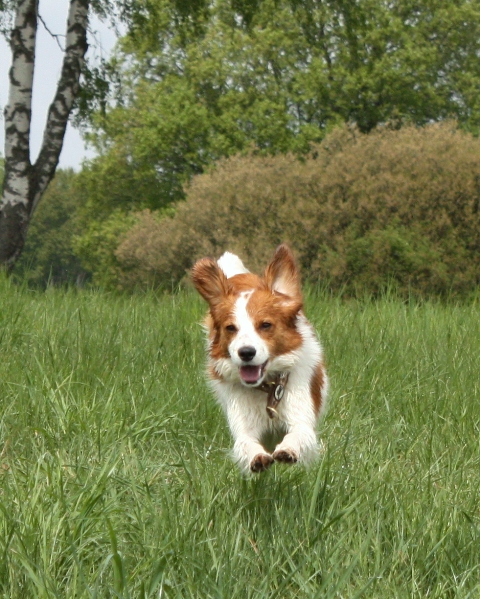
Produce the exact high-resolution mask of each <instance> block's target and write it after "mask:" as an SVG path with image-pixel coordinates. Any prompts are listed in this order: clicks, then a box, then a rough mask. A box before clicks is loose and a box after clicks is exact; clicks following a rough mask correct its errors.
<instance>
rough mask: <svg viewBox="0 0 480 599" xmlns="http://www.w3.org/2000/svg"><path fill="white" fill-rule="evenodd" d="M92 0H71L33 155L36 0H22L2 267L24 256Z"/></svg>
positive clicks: (0, 214) (1, 226)
mask: <svg viewBox="0 0 480 599" xmlns="http://www.w3.org/2000/svg"><path fill="white" fill-rule="evenodd" d="M89 5H90V0H69V13H68V19H67V33H66V48H65V56H64V59H63V64H62V72H61V75H60V79H59V81H58V85H57V90H56V93H55V98H54V100H53V102H52V104H51V106H50V109H49V112H48V117H47V123H46V126H45V131H44V135H43V142H42V146H41V148H40V153H39V155H38V158H37V160H36V162H35V164H33V165H32V164H31V161H30V123H31V116H32V86H33V72H34V67H35V40H36V32H37V22H38V0H19V1H18V5H17V12H16V17H15V24H14V29H13V31H12V36H11V41H10V45H11V48H12V67H11V69H10V94H9V99H8V104H7V106H6V108H5V169H4V183H3V193H2V199H1V202H0V267H1V266H2V265H3V266H4V267H6V268H7V270H11V268H13V265H14V264H15V262H16V260H17V259H18V257H19V256H20V254H21V252H22V249H23V246H24V243H25V238H26V234H27V230H28V224H29V222H30V218H31V216H32V214H33V212H34V210H35V208H36V207H37V205H38V203H39V201H40V199H41V198H42V195H43V193H44V192H45V190H46V188H47V186H48V184H49V183H50V181H51V180H52V178H53V175H54V174H55V170H56V168H57V164H58V159H59V157H60V152H61V150H62V146H63V139H64V136H65V131H66V128H67V123H68V119H69V116H70V113H71V111H72V108H73V103H74V101H75V98H76V96H77V95H78V91H79V80H80V74H81V70H82V67H83V63H84V56H85V53H86V51H87V26H88V9H89Z"/></svg>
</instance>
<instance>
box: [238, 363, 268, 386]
mask: <svg viewBox="0 0 480 599" xmlns="http://www.w3.org/2000/svg"><path fill="white" fill-rule="evenodd" d="M266 365H267V362H264V363H263V364H259V365H258V366H252V365H251V364H248V366H240V378H241V379H242V381H243V382H244V383H246V384H247V385H255V384H256V383H258V382H259V381H260V380H261V379H262V377H263V373H264V371H265V366H266Z"/></svg>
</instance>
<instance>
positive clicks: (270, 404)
mask: <svg viewBox="0 0 480 599" xmlns="http://www.w3.org/2000/svg"><path fill="white" fill-rule="evenodd" d="M287 381H288V372H280V373H279V374H277V376H276V377H275V380H273V381H270V382H268V383H267V382H265V383H262V384H261V385H260V387H259V389H261V390H262V391H265V393H268V397H267V414H268V415H269V416H270V418H274V417H275V416H278V413H277V410H276V407H277V406H278V404H279V403H280V400H281V399H282V397H283V395H284V393H285V386H286V384H287Z"/></svg>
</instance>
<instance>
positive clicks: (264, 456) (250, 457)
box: [233, 435, 274, 472]
mask: <svg viewBox="0 0 480 599" xmlns="http://www.w3.org/2000/svg"><path fill="white" fill-rule="evenodd" d="M233 453H234V456H235V460H236V461H237V462H238V464H239V465H240V467H241V468H242V469H243V470H244V471H248V470H250V472H263V471H264V470H267V469H268V468H270V466H271V465H272V464H273V461H274V460H273V457H272V456H271V455H270V454H269V453H267V452H266V451H265V448H264V447H263V446H262V445H261V444H260V443H259V442H258V441H257V440H256V439H254V438H252V437H250V436H246V435H241V436H240V437H238V438H236V439H235V444H234V446H233Z"/></svg>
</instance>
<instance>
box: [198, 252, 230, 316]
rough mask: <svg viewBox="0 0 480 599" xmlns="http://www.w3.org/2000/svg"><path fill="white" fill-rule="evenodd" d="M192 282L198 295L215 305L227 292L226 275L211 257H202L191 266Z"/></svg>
mask: <svg viewBox="0 0 480 599" xmlns="http://www.w3.org/2000/svg"><path fill="white" fill-rule="evenodd" d="M192 280H193V284H194V285H195V287H196V288H197V291H198V292H199V293H200V295H201V296H202V297H203V298H204V299H205V300H206V301H207V302H208V303H209V304H210V305H211V306H215V305H216V304H218V303H219V302H220V301H221V300H222V298H224V297H225V296H226V295H227V293H228V283H227V277H226V276H225V275H224V273H223V271H222V270H221V268H220V267H219V266H218V264H217V262H216V261H215V260H212V258H202V259H201V260H199V261H198V262H197V263H196V264H195V265H194V267H193V268H192Z"/></svg>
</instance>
